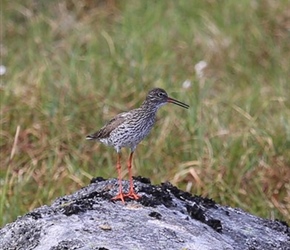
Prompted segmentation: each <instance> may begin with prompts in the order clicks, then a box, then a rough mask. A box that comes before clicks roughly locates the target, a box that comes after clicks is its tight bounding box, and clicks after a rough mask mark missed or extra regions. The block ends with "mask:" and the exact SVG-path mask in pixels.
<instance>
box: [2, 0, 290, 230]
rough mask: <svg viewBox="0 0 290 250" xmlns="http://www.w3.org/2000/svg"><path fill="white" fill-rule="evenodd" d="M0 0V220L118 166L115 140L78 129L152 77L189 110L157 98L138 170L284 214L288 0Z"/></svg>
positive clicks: (130, 100) (288, 207)
mask: <svg viewBox="0 0 290 250" xmlns="http://www.w3.org/2000/svg"><path fill="white" fill-rule="evenodd" d="M1 8H2V13H1V16H2V25H1V26H2V29H3V30H2V29H1V30H2V42H1V47H0V49H1V58H2V59H1V60H2V62H1V64H3V65H5V66H6V67H7V72H6V74H5V75H3V76H1V86H0V93H1V136H0V147H1V159H0V160H1V165H0V189H1V194H0V198H1V199H0V225H4V224H6V223H8V222H11V221H13V220H15V219H16V218H17V216H19V215H22V214H25V213H26V212H28V211H29V210H32V209H33V208H35V207H38V206H41V205H44V204H50V203H51V202H52V201H53V200H54V199H55V198H56V197H58V196H61V195H64V194H69V193H72V192H74V191H76V190H77V189H78V188H80V187H82V186H85V185H87V184H88V183H89V181H90V178H92V177H94V176H103V177H105V178H113V177H116V175H117V174H116V170H115V162H116V154H115V152H114V150H113V149H112V148H107V147H105V146H104V145H101V144H98V143H91V142H88V141H86V140H85V136H86V135H87V134H88V133H91V132H94V131H95V130H97V129H98V128H100V127H101V126H102V125H103V124H104V122H105V121H108V120H109V119H110V118H112V117H113V116H114V115H115V114H117V113H119V112H121V111H125V110H129V109H132V108H134V107H136V106H138V105H140V104H141V102H142V101H143V99H144V97H145V96H146V93H147V91H148V90H149V89H151V88H153V87H155V86H158V87H162V88H164V89H166V90H167V92H168V93H169V94H170V95H171V96H172V97H174V98H177V99H179V100H181V101H183V102H185V103H188V104H189V105H190V109H189V110H182V109H181V108H179V107H177V106H173V105H167V106H165V107H163V108H162V109H161V110H160V111H159V113H158V122H157V124H156V126H155V127H154V129H153V130H152V132H151V134H150V136H149V137H148V138H147V139H146V140H144V141H143V142H142V143H141V144H140V145H139V146H138V148H137V151H136V154H135V158H134V172H135V175H142V176H145V177H150V178H151V180H152V182H153V183H154V184H159V183H160V182H164V181H167V180H168V181H171V182H172V183H173V184H174V185H177V186H178V187H179V188H182V189H183V190H186V191H189V192H191V193H192V194H201V195H203V196H208V197H210V198H213V199H215V200H216V201H217V202H219V203H221V204H224V205H229V206H234V207H240V208H242V209H245V210H246V211H248V212H250V213H253V214H255V215H258V216H262V217H265V218H271V219H274V218H275V219H281V220H285V221H287V222H290V198H289V197H290V185H289V179H290V153H289V152H290V98H289V95H290V85H289V69H290V61H289V58H290V43H289V20H288V19H289V18H288V16H289V15H288V13H289V11H290V9H289V4H288V1H275V0H267V1H257V2H253V1H240V2H237V1H224V2H220V1H173V0H172V1H133V0H126V1H114V0H112V1H85V0H82V1H62V2H61V3H59V2H58V1H49V2H47V1H32V0H30V1H25V3H24V2H23V1H20V0H16V1H4V2H3V3H2V6H1ZM287 18H288V19H287ZM200 61H205V62H207V67H206V68H205V70H204V71H203V76H202V77H199V76H198V74H197V73H196V71H195V65H196V64H197V63H198V62H200ZM186 80H189V81H190V82H191V86H190V87H189V88H184V87H183V84H182V83H183V82H184V81H186ZM17 128H18V129H17ZM16 132H17V133H16ZM127 155H128V151H126V150H124V151H123V158H124V162H123V163H124V164H123V165H124V172H123V174H124V175H125V174H126V167H125V160H126V157H127ZM126 177H127V176H126Z"/></svg>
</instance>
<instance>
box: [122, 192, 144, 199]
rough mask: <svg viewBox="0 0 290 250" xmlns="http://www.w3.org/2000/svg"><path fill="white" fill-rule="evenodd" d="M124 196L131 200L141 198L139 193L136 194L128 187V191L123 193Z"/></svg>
mask: <svg viewBox="0 0 290 250" xmlns="http://www.w3.org/2000/svg"><path fill="white" fill-rule="evenodd" d="M124 196H125V197H129V198H131V199H133V200H138V199H140V198H141V196H140V195H138V194H136V193H135V191H134V190H133V189H130V191H129V193H127V194H124Z"/></svg>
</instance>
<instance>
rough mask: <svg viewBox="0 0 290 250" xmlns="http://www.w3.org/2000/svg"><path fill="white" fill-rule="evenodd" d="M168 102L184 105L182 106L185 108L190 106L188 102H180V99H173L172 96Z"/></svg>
mask: <svg viewBox="0 0 290 250" xmlns="http://www.w3.org/2000/svg"><path fill="white" fill-rule="evenodd" d="M167 102H169V103H174V104H176V105H178V106H180V107H182V108H185V109H188V108H189V106H188V105H187V104H185V103H183V102H180V101H178V100H176V99H173V98H171V97H168V98H167Z"/></svg>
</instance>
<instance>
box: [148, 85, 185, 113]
mask: <svg viewBox="0 0 290 250" xmlns="http://www.w3.org/2000/svg"><path fill="white" fill-rule="evenodd" d="M146 101H147V103H150V104H151V105H154V106H155V107H157V108H159V107H161V106H163V105H165V104H166V103H174V104H176V105H178V106H180V107H183V108H186V109H188V108H189V106H188V105H187V104H185V103H183V102H180V101H178V100H176V99H173V98H171V97H169V96H168V94H167V93H166V91H165V90H164V89H161V88H155V89H152V90H150V91H149V92H148V94H147V97H146Z"/></svg>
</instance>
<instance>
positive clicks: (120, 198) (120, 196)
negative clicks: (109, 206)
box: [112, 193, 127, 204]
mask: <svg viewBox="0 0 290 250" xmlns="http://www.w3.org/2000/svg"><path fill="white" fill-rule="evenodd" d="M124 197H127V194H125V193H118V194H117V195H116V196H115V197H113V198H112V200H114V201H115V200H121V201H122V203H123V204H124V203H125V200H124Z"/></svg>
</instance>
